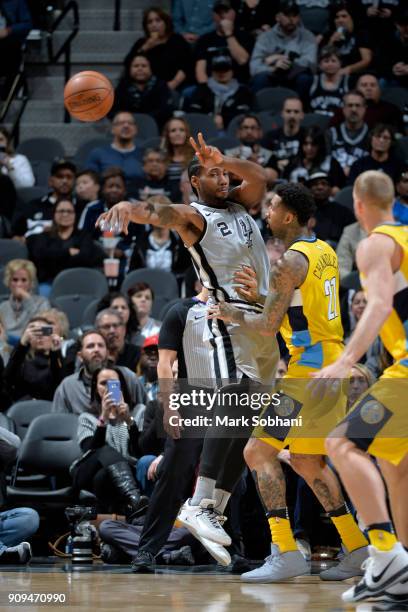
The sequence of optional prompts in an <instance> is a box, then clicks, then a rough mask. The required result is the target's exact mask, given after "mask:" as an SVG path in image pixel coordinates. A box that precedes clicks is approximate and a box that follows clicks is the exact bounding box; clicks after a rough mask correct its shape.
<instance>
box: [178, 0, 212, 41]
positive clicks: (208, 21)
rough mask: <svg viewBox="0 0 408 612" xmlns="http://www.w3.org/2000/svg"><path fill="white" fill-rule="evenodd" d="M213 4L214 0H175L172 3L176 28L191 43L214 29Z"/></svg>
mask: <svg viewBox="0 0 408 612" xmlns="http://www.w3.org/2000/svg"><path fill="white" fill-rule="evenodd" d="M212 4H213V2H212V0H210V1H209V2H203V0H173V2H172V3H171V11H172V17H173V23H174V30H175V31H176V32H178V33H179V34H181V35H182V36H183V38H184V40H186V41H187V42H188V43H190V44H191V45H193V44H194V43H196V42H197V40H198V38H199V37H200V36H203V34H208V32H211V31H212V29H213V26H214V24H213V19H212V10H211V9H212Z"/></svg>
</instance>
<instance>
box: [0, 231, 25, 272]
mask: <svg viewBox="0 0 408 612" xmlns="http://www.w3.org/2000/svg"><path fill="white" fill-rule="evenodd" d="M12 259H28V251H27V247H26V246H25V244H22V243H21V242H18V241H17V240H11V239H9V238H0V266H4V265H6V263H7V262H8V261H11V260H12Z"/></svg>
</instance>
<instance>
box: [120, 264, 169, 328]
mask: <svg viewBox="0 0 408 612" xmlns="http://www.w3.org/2000/svg"><path fill="white" fill-rule="evenodd" d="M140 282H144V283H148V284H149V285H150V286H151V288H152V289H153V293H154V302H153V309H152V316H153V317H158V316H159V314H160V312H161V310H162V309H163V308H164V306H165V305H166V303H168V302H169V301H170V300H173V299H174V298H177V297H179V289H178V284H177V280H176V277H175V276H174V274H172V273H171V272H165V271H164V270H156V269H154V268H140V269H139V270H133V272H129V274H127V275H126V276H125V278H124V280H123V283H122V286H121V288H120V290H121V292H122V293H124V294H127V292H128V290H129V289H130V288H131V287H133V285H135V284H136V283H140Z"/></svg>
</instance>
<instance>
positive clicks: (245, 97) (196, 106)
mask: <svg viewBox="0 0 408 612" xmlns="http://www.w3.org/2000/svg"><path fill="white" fill-rule="evenodd" d="M216 103H217V101H216V97H215V94H214V92H213V91H212V90H211V89H210V88H209V87H208V85H207V84H206V83H202V84H200V85H198V87H197V89H196V90H195V92H194V94H193V96H192V98H191V102H190V104H189V105H188V108H186V110H188V111H191V112H194V113H204V114H205V115H210V114H215V113H217V114H218V113H219V114H221V115H222V118H223V120H224V126H225V127H227V125H228V124H229V122H230V121H231V119H233V118H234V117H236V116H237V115H242V114H244V113H248V112H249V111H250V109H251V108H252V103H253V96H252V93H251V92H250V90H249V89H248V87H246V86H245V85H240V86H239V88H238V90H237V91H236V92H235V94H233V95H232V96H231V97H229V98H227V99H226V101H225V102H224V104H223V105H222V106H221V108H216Z"/></svg>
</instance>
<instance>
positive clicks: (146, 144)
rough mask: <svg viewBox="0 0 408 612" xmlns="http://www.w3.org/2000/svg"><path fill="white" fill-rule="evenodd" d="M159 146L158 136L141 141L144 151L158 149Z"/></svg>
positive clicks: (159, 139)
mask: <svg viewBox="0 0 408 612" xmlns="http://www.w3.org/2000/svg"><path fill="white" fill-rule="evenodd" d="M160 144H161V138H160V136H153V138H147V140H144V141H143V148H144V149H158V148H159V147H160Z"/></svg>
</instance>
